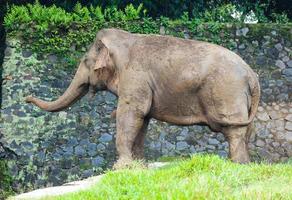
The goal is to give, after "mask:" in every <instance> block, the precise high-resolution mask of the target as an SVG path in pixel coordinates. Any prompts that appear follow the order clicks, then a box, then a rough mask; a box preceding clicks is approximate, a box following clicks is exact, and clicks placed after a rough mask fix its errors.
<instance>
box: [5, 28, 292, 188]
mask: <svg viewBox="0 0 292 200" xmlns="http://www.w3.org/2000/svg"><path fill="white" fill-rule="evenodd" d="M251 32H252V26H248V27H240V28H237V29H235V30H234V31H233V32H232V33H231V38H230V40H231V41H232V42H233V43H234V48H233V49H232V50H233V51H235V52H236V53H238V54H240V55H241V56H242V57H243V59H244V60H245V61H246V62H248V63H249V64H250V65H251V67H252V68H254V70H255V71H257V73H258V74H259V76H260V83H261V90H262V97H261V103H260V107H259V109H258V114H257V116H256V119H255V126H254V130H253V134H252V137H251V141H250V143H249V146H250V153H251V155H252V159H253V160H266V161H269V162H281V161H286V160H288V159H289V157H292V104H291V91H292V87H291V83H292V57H291V56H292V50H291V38H289V37H286V36H285V37H284V36H283V35H282V34H281V32H278V31H277V30H273V31H271V32H265V33H262V35H258V36H257V37H254V36H252V37H250V36H249V35H250V34H251ZM190 35H191V34H188V33H187V32H186V34H185V37H190ZM191 37H192V36H191ZM21 44H22V43H21V41H20V40H18V39H17V38H8V39H7V48H6V50H5V60H4V64H3V69H4V70H3V74H2V78H3V79H4V81H3V88H2V90H3V93H2V99H3V102H2V110H1V120H2V123H1V132H2V133H3V135H4V136H3V137H2V138H0V143H2V144H4V146H5V147H7V148H9V149H10V150H11V151H13V152H14V153H15V154H16V155H17V157H16V158H15V159H12V160H11V161H10V162H9V166H10V170H11V173H12V175H13V177H14V180H15V181H14V187H15V188H17V189H18V190H26V189H30V188H40V187H45V186H51V185H60V184H62V183H64V182H66V181H70V180H75V179H79V178H85V177H88V176H91V175H93V174H97V173H100V172H101V171H102V170H103V169H105V168H107V167H110V166H111V165H112V164H113V162H114V160H115V159H116V154H115V145H114V140H115V131H116V129H115V121H114V120H112V119H111V118H110V114H111V112H112V111H113V110H114V109H115V107H116V103H117V99H116V97H115V96H114V95H112V94H110V93H108V92H100V93H99V94H98V95H97V96H96V98H95V99H94V100H92V101H90V100H88V99H87V97H85V98H83V99H82V100H80V101H79V102H77V103H76V104H75V105H73V106H72V107H70V109H68V110H65V111H62V112H59V113H47V112H44V111H41V110H40V109H38V108H36V107H35V106H32V105H30V104H25V103H24V97H25V96H26V95H27V94H30V93H33V94H35V95H36V96H38V97H41V98H43V99H45V100H53V99H55V98H56V97H57V96H59V95H60V94H62V93H63V92H64V90H65V89H66V88H67V87H68V85H69V83H70V80H71V79H72V77H73V75H74V69H68V68H66V67H64V66H66V60H65V59H64V58H59V57H57V56H55V55H53V54H51V55H48V56H45V57H44V58H41V57H38V55H36V54H35V53H32V52H31V51H30V50H27V49H22V48H21ZM145 146H146V147H145V148H146V158H147V159H157V158H158V157H161V156H177V155H179V156H181V155H189V154H193V153H203V152H207V153H215V154H218V155H220V156H222V157H226V156H227V152H228V143H227V142H226V141H225V138H224V136H223V134H221V133H214V132H212V131H210V130H209V129H208V128H207V127H203V126H189V127H179V126H174V125H169V124H166V123H163V122H159V121H156V120H152V121H151V123H150V127H149V131H148V134H147V137H146V142H145Z"/></svg>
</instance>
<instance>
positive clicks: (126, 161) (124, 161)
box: [113, 158, 133, 170]
mask: <svg viewBox="0 0 292 200" xmlns="http://www.w3.org/2000/svg"><path fill="white" fill-rule="evenodd" d="M132 163H133V159H131V158H119V159H118V161H117V162H116V163H115V164H114V166H113V169H115V170H117V169H124V168H128V167H129V166H131V164H132Z"/></svg>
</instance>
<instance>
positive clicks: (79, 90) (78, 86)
mask: <svg viewBox="0 0 292 200" xmlns="http://www.w3.org/2000/svg"><path fill="white" fill-rule="evenodd" d="M83 71H84V69H83V68H82V67H79V69H78V70H77V72H76V74H75V76H74V79H73V80H72V82H71V84H70V86H69V87H68V88H67V90H66V91H65V92H64V94H63V95H62V96H60V97H59V98H58V99H57V100H55V101H52V102H47V101H43V100H40V99H38V98H35V97H32V96H28V97H26V102H27V103H33V104H35V105H36V106H38V107H39V108H41V109H43V110H46V111H49V112H57V111H61V110H64V109H66V108H68V107H69V106H70V105H72V104H73V103H74V102H76V101H77V100H79V99H80V98H81V97H83V96H84V95H85V94H86V93H87V92H88V88H89V83H88V76H87V74H88V72H86V73H84V72H83Z"/></svg>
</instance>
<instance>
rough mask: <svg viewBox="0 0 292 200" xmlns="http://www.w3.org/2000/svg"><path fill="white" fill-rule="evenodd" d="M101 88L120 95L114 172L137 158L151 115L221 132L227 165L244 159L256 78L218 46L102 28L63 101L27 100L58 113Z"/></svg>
mask: <svg viewBox="0 0 292 200" xmlns="http://www.w3.org/2000/svg"><path fill="white" fill-rule="evenodd" d="M100 90H109V91H110V92H112V93H113V94H115V95H117V96H118V98H119V99H118V107H117V112H116V122H117V135H116V147H117V151H118V155H119V159H118V161H117V162H116V164H115V167H116V168H119V167H123V166H125V165H128V164H129V163H130V162H131V161H132V160H133V159H141V158H143V143H144V137H145V133H146V129H147V125H148V123H149V120H150V119H151V118H155V119H158V120H161V121H165V122H169V123H172V124H177V125H193V124H201V125H207V126H209V127H210V128H211V130H213V131H215V132H222V133H223V134H224V135H225V137H226V138H227V140H228V143H229V156H230V158H231V160H232V161H235V162H239V163H247V162H249V161H250V159H249V154H248V146H247V143H248V140H249V137H250V132H251V122H252V121H253V118H254V117H255V114H256V111H257V107H258V103H259V98H260V86H259V81H258V78H257V75H256V74H255V73H254V72H253V70H252V69H251V68H250V67H249V66H248V65H247V64H246V63H245V62H244V61H243V60H242V59H241V58H240V57H239V56H238V55H236V54H235V53H233V52H231V51H229V50H227V49H225V48H223V47H221V46H218V45H214V44H210V43H207V42H201V41H195V40H187V39H179V38H175V37H170V36H160V35H143V34H132V33H129V32H126V31H122V30H118V29H103V30H100V31H99V32H98V33H97V36H96V39H95V41H94V43H93V45H92V46H91V47H90V49H89V51H88V52H87V53H86V54H85V55H84V57H83V58H82V60H81V63H80V65H79V67H78V70H77V72H76V74H75V77H74V79H73V80H72V82H71V84H70V86H69V88H68V89H67V90H66V91H65V93H64V94H63V95H62V96H60V97H59V98H58V99H57V100H55V101H52V102H46V101H42V100H40V99H37V98H34V97H32V96H29V97H27V98H26V101H27V102H31V103H33V104H35V105H37V106H38V107H40V108H41V109H44V110H47V111H50V112H56V111H61V110H63V109H66V108H67V107H69V106H70V105H72V104H73V103H74V102H76V101H77V100H78V99H80V98H81V97H82V96H84V95H85V94H86V93H88V92H89V93H90V94H91V95H94V94H95V93H96V92H97V91H100Z"/></svg>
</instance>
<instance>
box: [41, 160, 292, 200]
mask: <svg viewBox="0 0 292 200" xmlns="http://www.w3.org/2000/svg"><path fill="white" fill-rule="evenodd" d="M45 199H46V200H69V199H70V200H77V199H80V200H85V199H90V200H91V199H92V200H93V199H94V200H96V199H149V200H153V199H216V200H217V199H236V200H237V199H252V200H254V199H292V165H291V164H273V165H270V164H255V163H253V164H249V165H240V164H235V163H232V162H230V161H227V160H223V159H220V158H219V157H218V156H214V155H196V156H193V157H192V158H191V159H185V160H182V161H176V162H173V163H172V164H170V165H168V166H165V167H162V168H160V169H145V168H139V167H136V168H134V169H125V170H119V171H109V172H107V173H106V175H105V176H104V177H103V178H102V180H101V181H100V182H99V183H98V184H97V185H95V186H94V187H92V188H90V189H88V190H84V191H81V192H76V193H71V194H67V195H64V196H58V197H51V198H45Z"/></svg>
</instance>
